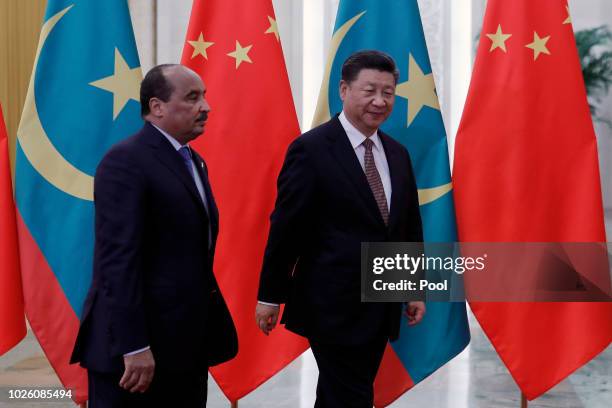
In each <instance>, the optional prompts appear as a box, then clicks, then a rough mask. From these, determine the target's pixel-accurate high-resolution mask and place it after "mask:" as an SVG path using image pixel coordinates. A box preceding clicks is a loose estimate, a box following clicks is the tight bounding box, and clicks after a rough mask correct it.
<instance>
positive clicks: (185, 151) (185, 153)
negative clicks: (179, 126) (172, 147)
mask: <svg viewBox="0 0 612 408" xmlns="http://www.w3.org/2000/svg"><path fill="white" fill-rule="evenodd" d="M178 152H179V153H180V154H181V157H182V158H183V162H184V163H185V166H187V171H188V172H189V174H190V175H191V178H192V179H193V181H194V183H195V174H193V166H192V160H191V150H189V147H188V146H181V148H180V149H178Z"/></svg>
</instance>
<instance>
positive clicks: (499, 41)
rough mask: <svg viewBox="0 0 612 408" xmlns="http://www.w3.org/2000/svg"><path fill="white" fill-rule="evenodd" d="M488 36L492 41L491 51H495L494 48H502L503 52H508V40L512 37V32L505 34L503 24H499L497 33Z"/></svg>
mask: <svg viewBox="0 0 612 408" xmlns="http://www.w3.org/2000/svg"><path fill="white" fill-rule="evenodd" d="M487 37H489V39H490V40H491V41H492V44H491V49H490V50H489V52H493V50H495V49H497V48H500V49H501V50H502V51H503V52H507V50H506V40H507V39H508V38H510V37H512V34H504V33H503V32H502V28H501V24H499V25H498V26H497V32H496V33H495V34H487Z"/></svg>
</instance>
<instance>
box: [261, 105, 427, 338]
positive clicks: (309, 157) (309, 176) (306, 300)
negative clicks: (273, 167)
mask: <svg viewBox="0 0 612 408" xmlns="http://www.w3.org/2000/svg"><path fill="white" fill-rule="evenodd" d="M379 135H380V138H381V140H382V144H383V146H384V149H385V155H386V157H387V162H388V164H389V171H390V177H391V186H392V195H391V206H390V214H389V225H388V226H385V224H384V222H383V219H382V216H381V215H380V211H379V209H378V207H377V205H376V201H375V199H374V195H373V194H372V191H371V189H370V186H369V184H368V181H367V179H366V176H365V173H364V171H363V169H362V167H361V165H360V164H359V161H358V159H357V156H356V154H355V152H354V149H353V147H352V145H351V144H350V141H349V139H348V137H347V135H346V132H345V131H344V128H343V127H342V125H341V123H340V121H339V119H338V117H337V116H336V117H335V118H333V119H332V120H330V121H329V122H327V123H325V124H323V125H321V126H319V127H317V128H315V129H312V130H311V131H309V132H307V133H305V134H303V135H302V136H300V137H299V138H297V139H296V140H295V141H294V142H293V143H292V144H291V145H290V146H289V149H288V151H287V156H286V158H285V162H284V164H283V167H282V170H281V173H280V175H279V178H278V197H277V200H276V206H275V209H274V211H273V213H272V215H271V227H270V235H269V238H268V244H267V247H266V251H265V256H264V262H263V267H262V272H261V278H260V286H259V295H258V299H259V300H261V301H264V302H272V303H286V306H285V310H284V313H283V317H282V319H281V323H285V326H286V328H287V329H289V330H291V331H293V332H295V333H298V334H301V335H303V336H306V337H309V338H313V339H316V340H318V341H324V342H330V343H339V344H362V343H366V342H369V341H372V340H374V339H375V338H376V337H377V336H380V335H383V336H387V337H389V338H390V339H394V338H396V337H397V335H398V333H399V324H400V319H401V304H397V303H396V304H394V303H362V302H361V301H360V284H361V278H360V271H361V269H360V268H361V266H360V261H361V255H360V254H361V252H360V251H361V243H362V242H395V241H413V242H420V241H422V239H423V234H422V227H421V217H420V213H419V203H418V196H417V188H416V183H415V180H414V176H413V172H412V166H411V163H410V157H409V155H408V152H407V150H406V149H405V148H404V147H403V146H402V145H400V144H399V143H397V142H396V141H395V140H393V139H392V138H391V137H389V136H387V135H386V134H384V133H383V132H380V131H379Z"/></svg>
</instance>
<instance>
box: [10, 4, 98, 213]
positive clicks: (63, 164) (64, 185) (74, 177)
mask: <svg viewBox="0 0 612 408" xmlns="http://www.w3.org/2000/svg"><path fill="white" fill-rule="evenodd" d="M73 6H74V5H71V6H68V7H66V8H65V9H63V10H62V11H60V12H58V13H57V14H55V15H54V16H53V17H51V18H50V19H49V20H47V21H46V22H45V24H44V25H43V26H42V29H41V32H40V40H39V41H38V49H37V50H36V57H35V59H34V69H33V70H32V77H31V78H30V85H29V86H28V93H27V96H26V100H25V105H24V108H23V114H22V116H21V121H20V123H19V129H18V130H17V140H19V145H20V146H21V149H22V150H23V153H24V154H25V156H26V157H27V159H28V160H29V162H30V163H31V164H32V166H33V167H34V169H36V171H37V172H38V173H39V174H40V175H41V176H42V177H44V178H45V180H47V181H48V182H49V183H51V184H52V185H53V186H55V187H56V188H58V189H60V190H61V191H63V192H65V193H66V194H70V195H72V196H74V197H77V198H80V199H83V200H88V201H93V177H92V176H90V175H89V174H86V173H84V172H83V171H81V170H79V169H77V168H76V167H74V166H73V165H72V164H71V163H70V162H68V161H67V160H66V159H65V158H64V157H63V156H62V154H61V153H60V152H58V151H57V149H56V148H55V146H53V143H52V142H51V140H49V137H48V136H47V133H46V132H45V129H44V128H43V125H42V123H41V121H40V117H39V116H38V109H37V107H36V96H35V85H34V84H35V83H36V67H37V66H38V57H39V56H40V51H41V50H42V48H43V47H44V45H45V41H46V40H47V37H48V36H49V34H50V33H51V31H52V30H53V28H54V27H55V25H56V24H57V23H58V22H59V20H60V19H61V18H62V17H63V16H64V15H65V14H66V13H67V12H68V11H69V10H70V9H71V8H72V7H73Z"/></svg>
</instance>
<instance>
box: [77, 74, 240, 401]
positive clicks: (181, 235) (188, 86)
mask: <svg viewBox="0 0 612 408" xmlns="http://www.w3.org/2000/svg"><path fill="white" fill-rule="evenodd" d="M205 93H206V87H205V86H204V83H203V82H202V80H201V78H200V77H199V76H198V75H197V74H196V73H195V72H193V71H192V70H190V69H188V68H186V67H183V66H181V65H160V66H157V67H154V68H153V69H151V71H149V73H148V74H147V75H146V77H145V78H144V80H143V82H142V84H141V90H140V99H141V112H142V117H143V118H144V119H145V125H144V126H143V128H142V129H141V130H140V132H139V133H137V134H136V135H134V136H131V137H129V138H127V139H125V140H123V141H122V142H120V143H118V144H116V145H115V146H113V147H112V148H111V149H110V151H109V152H108V153H107V154H106V155H105V156H104V158H103V159H102V161H101V163H100V165H99V166H98V169H97V171H96V177H95V186H94V196H95V213H96V214H95V234H96V242H95V254H94V271H93V280H92V284H91V288H90V290H89V293H88V296H87V299H86V301H85V305H84V308H83V316H82V320H81V327H80V330H79V334H78V337H77V340H76V345H75V349H74V352H73V356H72V362H80V363H81V365H82V366H83V367H85V368H87V369H88V377H89V400H90V405H89V406H90V407H91V408H99V407H152V406H167V407H170V406H180V407H202V406H204V405H205V404H206V395H207V392H206V381H207V372H208V367H209V366H212V365H216V364H219V363H221V362H224V361H227V360H229V359H231V358H233V357H234V356H235V355H236V353H237V349H238V344H237V337H236V331H235V328H234V325H233V323H232V319H231V317H230V315H229V312H228V310H227V307H226V305H225V302H224V300H223V298H222V296H221V294H220V291H219V287H218V285H217V282H216V280H215V277H214V274H213V271H212V267H213V257H214V253H215V243H216V238H217V233H218V225H219V224H218V219H219V216H218V213H217V207H216V205H215V201H214V199H213V195H212V192H211V188H210V184H209V183H208V175H207V169H206V165H205V163H204V160H203V159H202V158H201V157H200V156H199V155H198V154H197V153H196V152H195V151H193V150H192V149H191V148H190V147H189V142H190V141H191V140H194V139H195V138H197V137H198V136H199V135H200V134H201V133H202V132H203V131H204V126H205V123H206V120H207V118H208V113H209V112H210V106H209V105H208V103H207V101H206V99H205Z"/></svg>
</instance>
